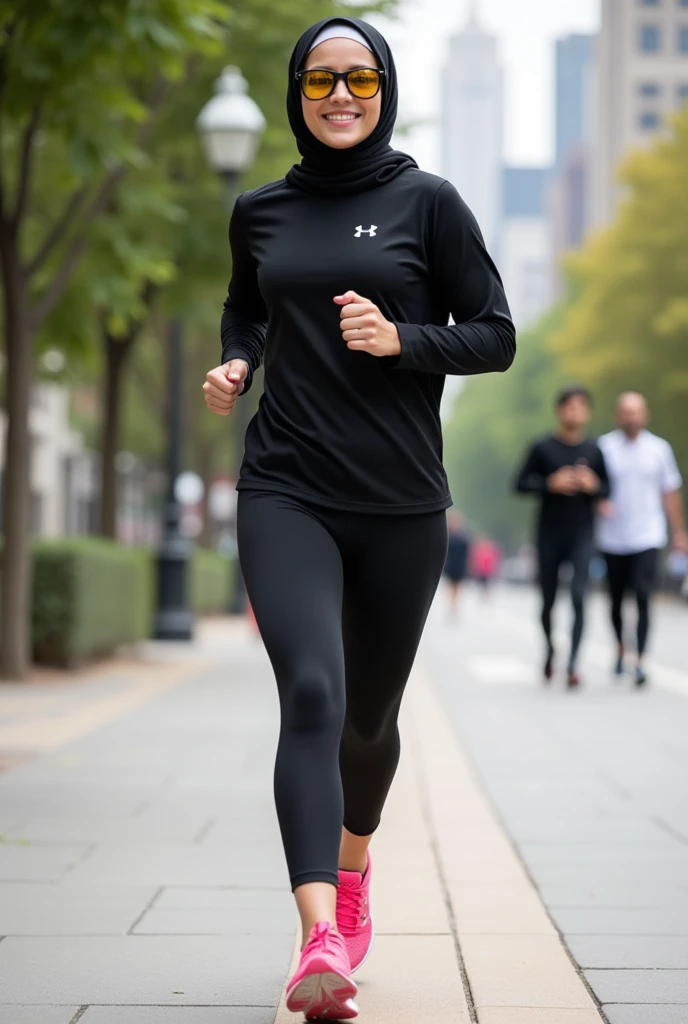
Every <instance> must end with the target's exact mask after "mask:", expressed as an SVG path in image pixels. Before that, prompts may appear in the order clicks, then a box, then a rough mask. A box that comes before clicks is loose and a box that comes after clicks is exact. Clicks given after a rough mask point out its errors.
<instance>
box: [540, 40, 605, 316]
mask: <svg viewBox="0 0 688 1024" xmlns="http://www.w3.org/2000/svg"><path fill="white" fill-rule="evenodd" d="M593 48H594V37H593V36H590V35H579V34H576V35H569V36H566V37H565V38H563V39H559V40H557V44H556V52H555V124H554V134H555V172H554V174H553V176H552V179H551V182H550V184H549V187H548V194H547V209H548V212H549V219H550V226H551V231H552V297H553V298H557V297H559V296H560V295H561V294H562V292H563V288H564V279H563V275H562V271H561V264H562V257H563V255H564V253H566V252H568V251H569V250H571V249H577V248H578V247H579V246H580V245H581V243H582V241H583V238H584V235H585V231H586V226H587V192H588V187H589V177H590V156H591V154H590V98H591V95H590V89H591V73H592V60H593Z"/></svg>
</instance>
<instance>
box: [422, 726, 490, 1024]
mask: <svg viewBox="0 0 688 1024" xmlns="http://www.w3.org/2000/svg"><path fill="white" fill-rule="evenodd" d="M411 735H412V740H411V745H412V748H413V752H414V761H415V762H416V777H417V779H418V788H419V790H420V795H421V796H422V798H423V799H421V813H422V815H423V820H424V821H425V827H426V828H427V830H428V836H429V839H430V849H431V850H432V858H433V860H434V862H435V870H436V872H437V878H438V880H439V883H440V889H441V891H442V901H443V903H444V906H445V910H446V912H447V918H448V920H449V928H450V930H451V936H452V940H453V943H454V953H455V955H456V963H457V967H458V969H459V977H460V978H461V984H462V985H463V991H464V996H465V998H466V1005H467V1007H468V1015H469V1017H470V1019H471V1024H479V1020H478V1011H477V1009H476V1005H475V1000H474V999H473V990H472V988H471V983H470V980H469V978H468V971H467V970H466V963H465V961H464V958H463V952H462V950H461V942H460V940H459V930H458V926H457V923H456V915H455V913H454V907H453V905H452V901H451V895H450V893H449V886H448V885H447V879H446V877H445V874H444V869H443V867H442V859H441V857H440V851H439V844H438V840H437V833H436V831H435V822H434V819H433V816H432V813H431V812H430V800H429V783H428V776H427V769H426V765H425V758H424V757H423V751H422V744H421V743H420V738H419V736H418V732H417V730H416V728H415V724H414V727H413V728H412V730H411Z"/></svg>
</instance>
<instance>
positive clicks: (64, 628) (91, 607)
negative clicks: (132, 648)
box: [32, 537, 154, 666]
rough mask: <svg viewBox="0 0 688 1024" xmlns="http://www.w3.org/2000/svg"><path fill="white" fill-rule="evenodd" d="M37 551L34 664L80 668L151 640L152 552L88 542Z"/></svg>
mask: <svg viewBox="0 0 688 1024" xmlns="http://www.w3.org/2000/svg"><path fill="white" fill-rule="evenodd" d="M33 550H34V564H33V608H32V620H33V621H32V646H33V657H34V660H35V661H37V662H41V663H43V664H48V665H62V666H68V665H74V664H79V663H80V662H83V661H85V660H86V659H87V658H91V657H97V656H99V655H103V654H108V653H109V652H111V651H113V650H114V649H115V648H116V647H118V646H119V645H120V644H132V643H136V642H138V641H140V640H144V639H145V638H146V637H148V636H149V635H150V626H151V618H152V612H153V599H154V576H153V568H154V567H153V561H152V559H151V555H150V553H149V552H147V551H142V550H139V549H137V548H129V547H124V546H123V545H120V544H115V543H113V542H112V541H107V540H102V539H96V538H84V537H78V538H73V539H72V538H70V539H66V540H59V541H39V542H37V543H35V544H34V548H33Z"/></svg>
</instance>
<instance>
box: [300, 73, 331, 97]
mask: <svg viewBox="0 0 688 1024" xmlns="http://www.w3.org/2000/svg"><path fill="white" fill-rule="evenodd" d="M333 85H334V75H332V74H330V72H329V71H307V72H306V74H305V75H304V76H303V91H304V94H305V95H306V96H307V97H308V99H309V100H322V99H324V98H325V97H326V96H327V95H329V93H331V92H332V86H333Z"/></svg>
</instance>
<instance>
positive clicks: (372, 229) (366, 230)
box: [354, 224, 377, 238]
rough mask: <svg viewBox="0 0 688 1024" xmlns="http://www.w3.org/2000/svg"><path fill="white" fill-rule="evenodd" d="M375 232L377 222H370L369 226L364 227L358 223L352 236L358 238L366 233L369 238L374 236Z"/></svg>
mask: <svg viewBox="0 0 688 1024" xmlns="http://www.w3.org/2000/svg"><path fill="white" fill-rule="evenodd" d="M376 234H377V224H371V225H370V227H369V228H364V227H363V225H361V224H359V225H358V227H357V228H356V232H355V234H354V238H360V237H361V235H368V237H369V238H375V235H376Z"/></svg>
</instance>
